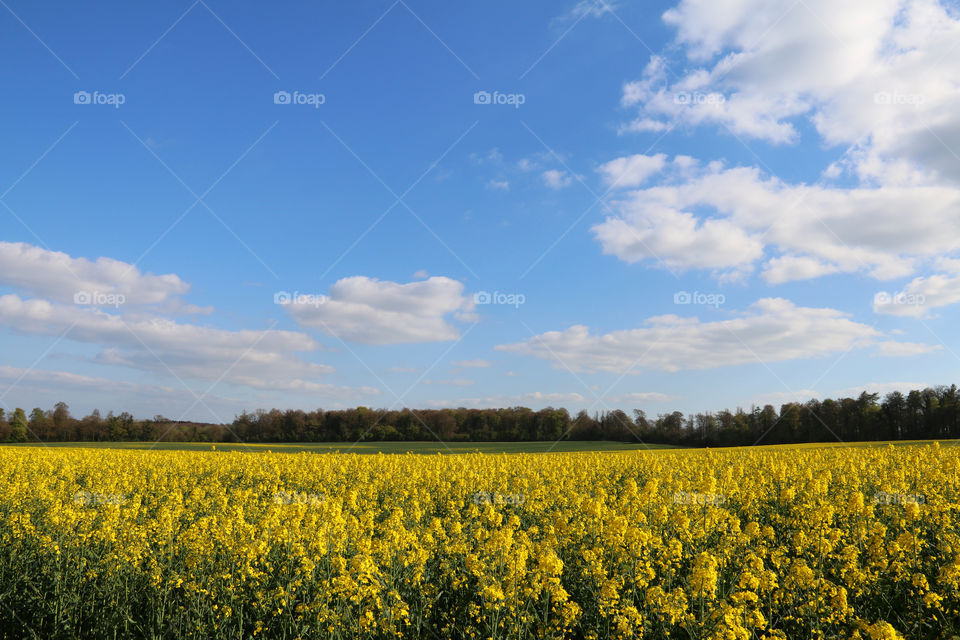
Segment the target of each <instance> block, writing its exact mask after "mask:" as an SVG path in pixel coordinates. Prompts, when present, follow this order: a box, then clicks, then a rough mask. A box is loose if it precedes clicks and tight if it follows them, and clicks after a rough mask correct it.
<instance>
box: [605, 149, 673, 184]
mask: <svg viewBox="0 0 960 640" xmlns="http://www.w3.org/2000/svg"><path fill="white" fill-rule="evenodd" d="M666 159H667V156H666V154H663V153H658V154H656V155H653V156H648V155H644V154H642V153H638V154H636V155H632V156H625V157H622V158H616V159H614V160H611V161H610V162H607V163H604V164H602V165H600V167H599V168H598V169H597V171H599V172H600V173H601V175H602V176H603V179H604V181H605V182H606V183H607V185H608V186H610V187H639V186H640V185H641V184H643V183H644V182H646V181H647V179H648V178H649V177H650V176H652V175H653V174H655V173H657V172H658V171H660V170H661V169H663V166H664V164H665V163H666Z"/></svg>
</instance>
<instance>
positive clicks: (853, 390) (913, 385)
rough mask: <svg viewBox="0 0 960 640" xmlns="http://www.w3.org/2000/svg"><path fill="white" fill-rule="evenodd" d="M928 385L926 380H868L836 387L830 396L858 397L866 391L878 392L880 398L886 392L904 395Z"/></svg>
mask: <svg viewBox="0 0 960 640" xmlns="http://www.w3.org/2000/svg"><path fill="white" fill-rule="evenodd" d="M929 386H930V385H929V384H927V383H926V382H868V383H866V384H862V385H858V386H855V387H847V388H846V389H838V390H837V391H834V392H833V394H832V395H831V397H834V398H856V397H859V396H860V394H861V393H863V392H864V391H866V392H867V393H879V394H880V398H881V399H882V398H883V397H884V396H886V395H887V394H888V393H893V392H894V391H899V392H900V393H902V394H904V395H906V394H907V393H909V392H910V391H913V390H914V389H926V388H927V387H929Z"/></svg>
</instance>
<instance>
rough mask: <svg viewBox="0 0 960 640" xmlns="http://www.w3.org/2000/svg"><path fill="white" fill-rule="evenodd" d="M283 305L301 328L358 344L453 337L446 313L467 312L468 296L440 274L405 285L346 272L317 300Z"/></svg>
mask: <svg viewBox="0 0 960 640" xmlns="http://www.w3.org/2000/svg"><path fill="white" fill-rule="evenodd" d="M286 308H287V310H288V311H289V312H290V315H291V316H293V318H294V319H295V320H296V321H297V323H298V324H300V326H302V327H314V328H319V329H322V330H323V331H325V332H326V333H328V334H330V335H334V336H337V337H339V338H341V339H343V340H349V341H351V342H361V343H364V344H398V343H412V342H439V341H445V340H456V339H457V338H458V337H459V336H460V331H459V330H458V329H457V328H456V327H455V326H453V325H452V324H450V323H449V322H448V316H450V315H453V316H454V317H456V318H458V319H463V320H469V319H472V317H473V316H472V313H473V299H472V298H470V297H467V296H464V295H463V283H461V282H458V281H456V280H452V279H450V278H445V277H441V276H434V277H432V278H428V279H426V280H422V281H418V282H410V283H407V284H400V283H397V282H390V281H386V280H377V279H375V278H368V277H366V276H352V277H349V278H343V279H342V280H338V281H337V282H336V283H335V284H334V285H333V286H332V287H330V293H329V296H327V298H326V300H325V301H323V303H322V304H310V303H294V304H289V305H286Z"/></svg>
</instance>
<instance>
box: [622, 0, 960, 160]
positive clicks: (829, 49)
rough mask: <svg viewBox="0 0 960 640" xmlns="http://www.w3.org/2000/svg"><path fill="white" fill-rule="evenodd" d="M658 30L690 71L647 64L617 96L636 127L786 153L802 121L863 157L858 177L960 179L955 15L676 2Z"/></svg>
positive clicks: (739, 1)
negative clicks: (668, 33)
mask: <svg viewBox="0 0 960 640" xmlns="http://www.w3.org/2000/svg"><path fill="white" fill-rule="evenodd" d="M663 18H664V21H665V22H666V23H667V24H668V25H671V26H673V27H674V28H676V33H677V37H676V41H677V44H678V45H679V47H680V49H681V50H682V51H683V52H685V53H686V56H687V58H688V61H689V62H690V63H692V64H691V65H689V66H687V67H686V69H685V70H684V71H683V72H682V74H681V75H677V74H676V73H675V72H674V71H673V69H674V68H675V67H677V66H679V65H674V64H672V63H671V62H670V61H668V60H666V59H664V58H661V57H654V58H652V59H651V61H650V63H649V64H648V65H647V68H646V70H645V71H644V74H643V77H642V78H641V79H640V80H638V81H635V82H630V83H627V84H626V85H625V86H624V91H623V99H622V104H623V105H624V106H627V107H636V108H637V109H638V111H639V115H638V117H637V120H638V121H640V122H643V121H650V122H655V123H660V124H663V125H677V124H682V125H690V126H697V125H702V124H717V125H719V126H720V130H721V131H722V130H724V129H725V128H729V129H730V130H731V131H732V132H733V133H734V134H736V135H738V136H746V137H752V138H759V139H763V140H767V141H770V142H774V143H792V142H795V141H797V140H798V139H799V137H800V129H799V127H798V126H797V124H798V122H799V119H800V118H803V119H805V120H808V121H810V122H812V123H813V125H814V127H815V128H816V131H817V133H818V134H819V135H820V137H821V138H822V139H823V141H824V142H825V143H826V144H827V145H852V146H854V147H856V148H857V149H859V150H860V151H862V154H861V155H860V156H859V157H858V158H857V159H856V161H855V162H854V165H855V167H856V168H857V169H858V170H860V171H861V172H862V175H865V176H866V175H873V176H876V175H878V174H877V172H876V169H877V168H880V169H881V174H884V173H885V171H884V170H885V169H886V168H889V166H888V165H890V164H893V165H897V164H901V163H902V162H906V163H907V164H912V165H914V167H913V169H916V170H918V171H920V172H922V173H926V174H930V175H939V176H942V177H951V178H954V179H956V178H957V177H960V164H958V163H957V162H956V158H955V156H954V152H953V151H951V150H952V149H957V148H960V87H958V84H957V82H956V78H957V77H958V76H960V57H958V56H956V55H955V50H954V47H955V45H956V42H957V40H958V39H960V15H958V14H957V12H956V11H955V10H953V9H952V8H951V7H950V6H949V5H948V4H947V3H942V2H937V1H936V0H878V1H873V0H851V1H850V2H843V3H839V4H838V3H835V2H831V1H830V0H809V1H807V2H803V3H800V4H792V5H791V4H789V3H786V2H765V1H763V0H718V1H716V2H714V1H709V0H681V2H679V3H678V4H677V5H676V7H674V8H673V9H670V10H669V11H667V12H666V13H665V14H664V15H663ZM711 95H713V96H718V97H720V98H722V99H720V100H713V101H711V100H709V99H707V98H708V97H709V96H711ZM627 126H628V127H629V125H627ZM646 128H647V129H648V130H649V129H651V128H652V125H647V126H646ZM902 168H903V165H902V164H901V167H900V169H902ZM900 169H897V170H895V171H894V174H896V173H898V172H900ZM890 175H891V174H887V175H886V177H888V178H889V177H890ZM900 175H901V177H904V176H909V175H912V171H910V170H908V171H907V172H906V173H903V172H900Z"/></svg>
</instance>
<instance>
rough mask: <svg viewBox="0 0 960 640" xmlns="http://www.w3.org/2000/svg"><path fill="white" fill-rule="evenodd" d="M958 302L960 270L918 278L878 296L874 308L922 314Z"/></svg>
mask: <svg viewBox="0 0 960 640" xmlns="http://www.w3.org/2000/svg"><path fill="white" fill-rule="evenodd" d="M883 293H884V292H881V294H883ZM958 302H960V274H958V275H951V274H933V275H931V276H927V277H920V278H914V279H913V280H911V281H910V283H908V284H907V286H906V287H904V288H903V289H902V290H900V291H898V292H896V293H887V294H886V295H880V294H878V295H876V296H874V302H873V310H874V311H875V312H877V313H882V314H887V315H895V316H912V317H920V316H923V315H927V314H929V313H930V311H931V310H933V309H937V308H940V307H946V306H948V305H951V304H956V303H958Z"/></svg>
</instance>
